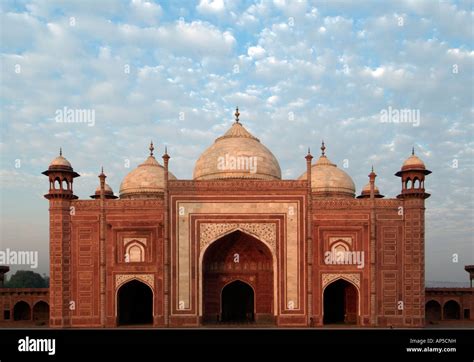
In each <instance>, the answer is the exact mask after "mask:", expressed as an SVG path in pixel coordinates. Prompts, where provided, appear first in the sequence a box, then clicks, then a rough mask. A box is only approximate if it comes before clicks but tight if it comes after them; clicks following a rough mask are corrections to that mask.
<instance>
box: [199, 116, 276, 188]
mask: <svg viewBox="0 0 474 362" xmlns="http://www.w3.org/2000/svg"><path fill="white" fill-rule="evenodd" d="M235 115H236V121H235V122H234V124H233V125H232V127H231V128H230V129H229V130H228V131H227V132H226V133H225V134H224V135H223V136H221V137H219V138H217V139H216V140H215V142H214V144H213V145H212V146H210V147H209V148H208V149H207V150H205V151H204V152H203V153H202V154H201V156H200V157H199V159H198V160H197V162H196V165H195V167H194V175H193V178H194V179H195V180H213V179H227V178H246V179H260V180H280V179H281V169H280V165H279V164H278V161H277V159H276V157H275V156H274V155H273V153H272V152H271V151H270V150H269V149H268V148H267V147H265V146H264V145H263V144H261V143H260V141H259V139H258V138H256V137H254V136H253V135H252V134H250V132H249V131H247V130H246V129H245V128H244V126H242V124H240V122H239V119H238V116H239V113H238V109H237V110H236V114H235Z"/></svg>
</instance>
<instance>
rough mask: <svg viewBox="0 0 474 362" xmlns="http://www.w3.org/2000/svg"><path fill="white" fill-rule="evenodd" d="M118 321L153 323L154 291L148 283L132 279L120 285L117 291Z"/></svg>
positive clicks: (122, 323)
mask: <svg viewBox="0 0 474 362" xmlns="http://www.w3.org/2000/svg"><path fill="white" fill-rule="evenodd" d="M117 323H118V324H119V325H131V324H150V323H153V292H152V290H151V289H150V287H149V286H148V285H146V284H145V283H142V282H140V281H138V280H132V281H129V282H128V283H125V284H124V285H122V286H121V287H120V289H119V290H118V293H117Z"/></svg>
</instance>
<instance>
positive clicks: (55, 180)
mask: <svg viewBox="0 0 474 362" xmlns="http://www.w3.org/2000/svg"><path fill="white" fill-rule="evenodd" d="M54 189H55V190H59V189H61V181H60V180H59V177H56V178H55V179H54Z"/></svg>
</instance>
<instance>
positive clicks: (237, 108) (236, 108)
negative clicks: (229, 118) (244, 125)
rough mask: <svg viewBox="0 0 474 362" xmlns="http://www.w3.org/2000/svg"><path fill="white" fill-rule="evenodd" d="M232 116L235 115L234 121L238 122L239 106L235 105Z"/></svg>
mask: <svg viewBox="0 0 474 362" xmlns="http://www.w3.org/2000/svg"><path fill="white" fill-rule="evenodd" d="M234 116H235V123H239V116H240V113H239V106H237V107H235V113H234Z"/></svg>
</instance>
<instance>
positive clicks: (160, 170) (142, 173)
mask: <svg viewBox="0 0 474 362" xmlns="http://www.w3.org/2000/svg"><path fill="white" fill-rule="evenodd" d="M150 147H152V146H150ZM168 175H169V179H170V180H176V177H175V176H174V175H173V174H172V173H171V172H169V173H168ZM164 184H165V169H164V167H163V166H161V165H160V164H159V163H158V161H157V160H156V159H155V157H154V156H153V154H151V155H150V156H148V158H147V159H146V160H145V162H143V163H142V164H141V165H139V166H138V167H137V168H136V169H134V170H132V171H131V172H130V173H129V174H128V175H127V176H125V178H124V179H123V181H122V184H121V185H120V198H141V197H154V196H157V195H158V194H160V193H162V192H163V190H164Z"/></svg>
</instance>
